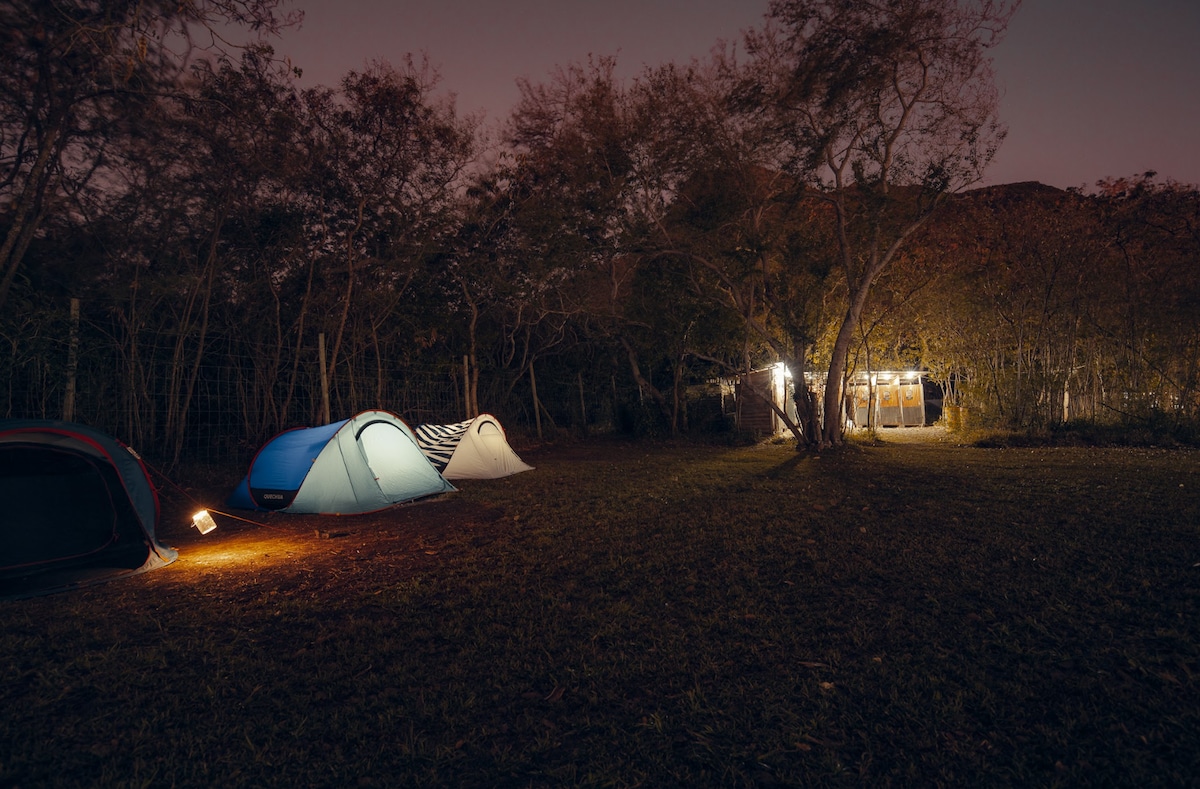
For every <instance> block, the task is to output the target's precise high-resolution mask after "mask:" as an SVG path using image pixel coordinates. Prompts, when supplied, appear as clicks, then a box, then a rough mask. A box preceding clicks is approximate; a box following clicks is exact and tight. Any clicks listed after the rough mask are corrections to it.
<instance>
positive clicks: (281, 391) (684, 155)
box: [0, 0, 1200, 459]
mask: <svg viewBox="0 0 1200 789" xmlns="http://www.w3.org/2000/svg"><path fill="white" fill-rule="evenodd" d="M275 5H276V4H275V3H274V2H269V1H268V0H253V1H251V0H243V1H242V2H232V1H229V2H215V1H213V2H206V3H188V4H183V5H177V4H175V3H137V4H133V3H92V2H86V0H56V1H55V2H52V3H25V2H19V3H10V4H6V5H5V6H4V8H3V10H2V12H0V13H3V15H4V16H3V20H2V21H3V23H4V24H3V27H4V28H5V29H6V30H7V31H8V32H7V33H6V35H7V36H8V39H7V42H8V46H6V47H5V48H4V50H3V54H2V55H0V57H2V58H3V69H0V73H2V74H3V75H4V77H3V81H2V83H0V236H2V237H3V248H2V250H0V251H2V252H3V254H2V255H0V275H2V279H0V307H2V310H0V340H2V344H3V347H4V352H3V354H0V416H5V417H8V416H60V415H63V414H64V413H67V414H68V415H71V416H73V417H75V418H79V419H82V420H84V421H89V422H92V423H93V424H96V425H98V426H101V427H104V428H107V429H109V430H111V431H113V432H114V433H116V434H118V435H120V436H122V437H123V438H125V439H126V440H130V441H132V442H134V443H136V444H138V445H141V446H143V447H146V448H148V449H149V450H150V451H152V452H154V453H156V454H159V455H161V456H165V457H170V458H175V459H177V458H179V457H180V455H181V453H185V452H187V451H191V450H194V449H196V448H197V447H205V448H211V447H213V446H215V445H217V444H220V443H221V442H230V443H229V445H228V446H225V447H224V448H223V449H222V451H228V452H238V451H244V450H245V449H246V448H247V447H250V446H254V445H257V443H258V442H259V441H260V440H261V439H262V438H263V437H265V436H266V435H269V434H271V433H274V432H276V431H278V430H280V429H283V428H286V427H289V426H292V425H296V424H306V423H314V422H319V421H321V420H322V419H325V418H328V416H329V414H330V413H332V414H333V415H334V416H337V415H341V414H344V413H346V412H348V411H353V410H357V409H360V408H366V407H384V408H390V409H392V410H396V411H399V412H401V413H403V414H405V415H406V416H409V417H410V418H413V419H429V420H438V421H452V420H455V419H458V418H462V417H463V416H465V415H467V414H469V413H471V412H474V411H478V410H489V411H494V412H497V413H499V414H500V416H501V417H502V419H504V420H505V421H506V422H508V423H510V424H512V425H513V426H514V427H517V428H519V429H520V428H523V429H527V430H529V431H538V432H541V431H543V430H552V429H555V428H566V427H571V428H576V429H584V430H587V429H589V428H591V429H596V428H599V427H623V428H627V429H635V430H644V431H651V432H668V431H670V432H676V431H682V430H688V429H694V428H696V427H697V426H699V425H701V424H706V425H713V424H718V425H723V424H725V422H724V420H722V419H721V418H720V413H719V412H718V413H717V414H716V416H717V418H716V419H712V418H709V417H711V416H712V414H710V413H706V412H703V411H702V410H701V409H700V408H699V404H698V403H697V401H696V400H695V398H692V397H689V395H688V392H689V387H691V386H692V385H694V384H699V383H702V382H704V381H707V380H710V379H713V378H714V377H717V376H729V375H735V374H737V373H738V372H739V371H744V370H747V369H751V368H755V367H759V366H763V365H766V364H770V363H774V362H776V361H784V362H786V363H787V364H788V366H789V368H791V369H792V371H793V373H794V374H795V380H807V379H806V377H805V373H814V372H815V373H817V375H816V376H815V377H812V378H811V380H814V381H820V380H821V379H822V377H823V374H824V375H826V377H827V380H828V381H829V382H832V383H831V384H830V385H828V386H827V387H825V388H824V395H825V396H824V400H823V402H822V400H821V397H820V388H821V387H820V386H816V387H814V391H811V392H810V391H806V390H805V389H804V388H803V387H802V388H801V389H800V391H799V393H798V396H797V406H798V407H797V409H796V413H797V418H796V419H795V422H794V424H793V425H792V427H793V432H794V434H795V437H796V438H797V440H798V441H799V443H800V444H802V445H814V446H819V445H824V444H828V443H836V442H837V441H838V440H840V425H841V421H840V419H839V418H838V414H837V410H838V407H839V402H840V401H839V398H838V391H839V386H840V381H841V380H842V379H843V376H845V375H847V374H849V373H851V372H853V371H854V370H855V369H865V368H867V367H871V368H873V369H882V368H887V367H894V366H900V365H903V366H918V367H922V368H924V369H927V370H929V371H931V372H932V373H933V375H934V376H935V377H936V378H937V379H938V380H940V381H941V383H942V384H943V386H944V387H945V388H946V389H947V396H948V397H949V398H950V400H951V401H952V402H956V403H958V404H961V405H964V406H968V407H970V408H971V409H972V410H973V411H975V412H977V413H978V414H979V415H980V416H981V417H983V418H985V419H989V420H992V421H995V422H996V423H998V424H1004V425H1007V426H1010V427H1018V428H1028V427H1042V426H1046V425H1051V424H1055V423H1058V422H1063V421H1072V420H1079V419H1084V420H1088V421H1091V422H1097V421H1099V422H1105V421H1113V420H1124V421H1134V422H1139V421H1140V422H1146V421H1158V422H1165V423H1169V424H1170V425H1174V426H1186V425H1190V424H1193V423H1194V422H1195V420H1196V417H1197V406H1198V405H1200V395H1198V393H1197V385H1198V383H1200V380H1198V373H1200V370H1198V367H1200V347H1198V346H1200V337H1198V336H1197V332H1196V329H1195V325H1194V321H1193V320H1192V316H1194V315H1195V314H1196V312H1197V309H1196V308H1197V299H1198V298H1200V282H1198V281H1197V274H1196V270H1197V267H1196V266H1195V262H1196V258H1197V255H1198V254H1200V230H1198V229H1197V228H1198V227H1200V219H1198V218H1200V196H1198V193H1197V191H1196V190H1195V188H1193V187H1190V186H1185V185H1181V184H1176V183H1174V182H1172V181H1170V180H1159V179H1157V178H1156V177H1154V176H1152V175H1150V174H1147V175H1142V176H1137V177H1134V178H1132V179H1129V180H1117V179H1114V180H1108V181H1105V182H1102V183H1100V184H1098V185H1097V186H1096V188H1095V189H1092V190H1088V191H1084V190H1079V191H1072V192H1059V191H1057V190H1051V189H1047V188H1038V187H1035V186H1032V185H1015V186H1010V187H996V188H991V189H987V190H977V191H970V187H971V186H972V184H975V183H977V182H978V180H979V178H980V177H981V176H982V174H983V173H984V172H985V169H986V166H987V163H988V161H989V160H990V158H991V156H992V154H993V153H994V152H995V150H996V147H997V146H998V145H999V144H1000V142H1001V140H1002V139H1003V127H1002V125H1001V124H1000V122H999V119H998V118H997V117H996V114H995V109H996V102H995V90H994V87H993V86H992V82H991V74H990V71H989V68H988V61H987V58H986V57H984V54H985V52H986V49H987V47H989V46H991V45H993V44H994V43H995V42H996V41H997V40H998V39H999V36H1000V35H1001V34H1002V33H1003V30H1004V28H1005V26H1006V24H1007V21H1008V19H1009V17H1010V16H1011V13H1012V11H1013V10H1014V7H1013V4H1009V3H993V2H960V1H959V0H893V2H889V3H885V4H882V5H880V4H878V3H868V2H865V0H839V2H834V1H833V0H821V1H820V2H815V1H809V0H805V1H803V2H802V1H801V0H779V1H778V2H776V3H774V4H773V5H772V7H771V12H770V14H769V15H768V19H767V20H766V23H765V24H764V26H763V28H762V29H761V30H757V31H752V32H751V33H750V34H749V35H748V37H747V39H746V54H745V55H744V56H743V57H741V58H739V57H738V56H736V55H735V53H734V52H733V51H732V50H731V49H726V50H717V51H715V52H714V53H713V54H712V55H711V56H710V57H708V58H707V59H705V60H703V61H696V62H693V63H690V64H664V65H661V66H655V67H652V68H647V69H646V70H645V71H644V72H643V73H642V74H640V75H639V76H638V77H636V78H635V79H632V80H628V81H624V80H621V79H619V78H618V77H617V76H616V68H615V65H616V64H615V62H614V61H613V60H611V59H606V58H597V59H593V60H590V61H588V62H586V63H577V64H571V65H568V66H564V67H562V68H561V69H559V70H558V71H556V72H555V73H554V74H552V75H550V77H549V78H547V79H546V80H545V81H544V82H542V83H536V82H532V81H527V82H523V83H522V84H521V88H522V99H521V101H520V103H519V104H518V106H517V107H516V108H515V109H514V111H513V113H512V116H511V117H510V118H508V119H507V122H506V124H505V125H504V127H503V129H502V132H501V134H500V135H499V138H498V139H490V138H489V137H488V134H486V133H485V130H483V129H482V128H480V126H479V125H478V124H477V123H476V121H475V120H474V119H472V118H462V117H459V116H458V115H457V114H456V112H455V109H454V106H453V104H452V103H451V102H450V101H449V100H447V99H445V98H443V97H442V94H441V93H440V92H439V82H438V75H437V74H436V73H435V72H434V71H432V70H431V69H430V67H429V66H428V65H427V64H426V63H423V62H421V61H420V60H416V59H413V58H411V57H408V58H403V59H402V60H400V61H399V63H398V65H393V64H389V63H384V62H380V63H375V64H372V65H371V66H369V67H368V68H365V69H364V70H363V71H362V72H352V73H349V74H347V75H346V76H345V77H344V78H343V79H342V81H341V82H340V83H339V84H338V85H336V86H330V87H320V88H313V89H306V90H301V89H299V88H298V87H297V86H296V84H295V82H294V80H293V77H294V74H293V73H292V72H290V71H289V70H288V69H287V68H285V67H283V66H282V65H281V64H280V63H279V62H278V60H277V59H276V58H275V56H274V53H273V52H272V51H271V49H270V48H269V47H268V46H266V45H264V44H256V45H253V46H249V47H245V48H243V49H241V50H232V49H228V48H225V49H221V48H208V49H207V50H204V51H202V53H201V54H203V55H204V56H203V57H199V58H195V57H193V58H191V59H188V58H185V57H184V56H183V55H182V54H180V52H179V51H180V50H181V49H182V47H183V44H184V43H185V42H187V41H188V40H194V41H200V40H212V38H213V37H212V34H211V31H213V30H214V29H217V28H216V26H217V25H219V24H228V23H230V22H232V23H235V24H243V25H249V26H251V27H257V28H259V29H261V30H264V31H268V32H269V31H271V30H276V29H278V28H279V26H280V25H282V24H286V23H287V20H286V19H281V18H279V17H278V16H277V15H276V13H275ZM835 12H836V13H835ZM201 31H208V32H209V35H208V36H207V37H205V36H200V35H197V33H198V32H201ZM85 33H86V35H85ZM176 45H178V46H176ZM192 52H193V54H195V52H196V51H195V50H192ZM72 299H75V300H78V302H77V303H78V305H79V307H78V309H79V312H78V318H73V317H72V312H71V310H72V306H71V305H72ZM324 390H327V391H328V395H327V396H326V395H323V394H322V393H323V391H324ZM68 402H69V403H70V406H69V407H68V405H67V404H68ZM822 412H823V415H822ZM822 420H823V421H822ZM234 436H236V437H238V438H237V439H236V440H235V439H234V438H232V437H234ZM237 441H243V442H244V444H237Z"/></svg>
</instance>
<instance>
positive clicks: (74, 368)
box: [63, 298, 79, 422]
mask: <svg viewBox="0 0 1200 789" xmlns="http://www.w3.org/2000/svg"><path fill="white" fill-rule="evenodd" d="M78 371H79V299H75V298H73V299H71V328H70V339H69V340H68V344H67V392H66V395H65V396H64V397H63V421H64V422H74V421H75V376H76V374H77V373H78Z"/></svg>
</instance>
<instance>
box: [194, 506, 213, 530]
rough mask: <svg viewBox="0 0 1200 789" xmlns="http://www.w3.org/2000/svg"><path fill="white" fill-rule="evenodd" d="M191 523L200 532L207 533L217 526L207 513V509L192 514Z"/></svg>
mask: <svg viewBox="0 0 1200 789" xmlns="http://www.w3.org/2000/svg"><path fill="white" fill-rule="evenodd" d="M192 525H193V526H195V527H196V528H197V529H198V530H199V531H200V533H201V534H208V533H209V532H210V531H212V530H213V529H215V528H217V522H216V521H214V520H213V517H212V516H211V515H209V514H208V510H200V511H199V512H197V513H196V514H195V515H193V516H192Z"/></svg>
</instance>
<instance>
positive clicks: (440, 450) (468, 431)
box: [414, 414, 533, 479]
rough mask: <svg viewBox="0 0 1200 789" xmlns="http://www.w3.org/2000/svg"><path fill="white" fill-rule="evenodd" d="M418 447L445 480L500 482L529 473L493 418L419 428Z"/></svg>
mask: <svg viewBox="0 0 1200 789" xmlns="http://www.w3.org/2000/svg"><path fill="white" fill-rule="evenodd" d="M414 432H415V433H416V436H417V445H418V446H420V447H421V451H422V452H424V453H425V457H427V458H429V462H430V463H432V464H433V466H434V468H436V469H437V470H438V471H440V472H442V476H443V477H445V478H446V479H498V478H500V477H507V476H509V475H510V474H519V473H521V472H522V471H530V470H532V469H533V466H529V465H526V464H525V462H524V461H522V460H521V458H519V457H517V453H516V452H513V450H512V447H510V446H509V445H508V439H506V438H505V437H504V428H502V427H501V426H500V423H499V422H498V421H497V420H496V417H494V416H492V415H491V414H480V415H479V416H477V417H475V418H474V419H469V420H467V421H466V422H459V423H457V424H453V425H417V428H416V430H415V431H414Z"/></svg>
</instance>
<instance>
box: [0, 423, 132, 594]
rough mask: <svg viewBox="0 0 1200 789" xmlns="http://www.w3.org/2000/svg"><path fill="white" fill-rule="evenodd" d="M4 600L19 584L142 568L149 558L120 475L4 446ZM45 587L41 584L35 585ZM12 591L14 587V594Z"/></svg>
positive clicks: (60, 455) (61, 454)
mask: <svg viewBox="0 0 1200 789" xmlns="http://www.w3.org/2000/svg"><path fill="white" fill-rule="evenodd" d="M0 503H2V504H0V506H3V507H4V517H3V518H2V519H0V523H2V525H0V557H3V566H0V593H2V594H6V595H7V594H11V593H13V592H15V591H18V588H19V587H20V586H21V581H20V579H23V578H28V577H30V576H35V575H36V576H45V574H47V573H52V572H63V571H66V572H68V573H69V574H70V575H71V576H72V577H79V576H80V575H81V573H85V571H87V570H89V569H90V570H93V571H95V572H96V573H97V574H100V575H103V574H107V573H109V572H111V571H114V570H115V571H129V570H135V569H137V568H138V567H141V566H142V564H143V563H144V562H145V561H146V555H147V552H148V551H149V547H148V546H147V544H146V542H145V540H144V539H143V537H142V527H141V524H140V522H139V521H138V517H137V514H136V513H135V512H134V510H133V507H132V505H131V504H130V503H129V499H128V496H127V495H126V494H125V493H124V489H123V485H122V483H121V480H120V478H119V476H118V474H117V472H116V470H115V469H114V468H113V467H112V466H111V465H109V464H108V463H106V462H104V461H102V460H101V459H100V458H98V457H91V456H89V455H87V454H85V453H83V452H80V451H75V450H69V449H64V448H60V447H55V446H49V445H32V444H24V443H6V444H3V445H0ZM43 583H45V579H44V578H39V580H38V584H39V585H40V584H43ZM10 587H11V588H10Z"/></svg>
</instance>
